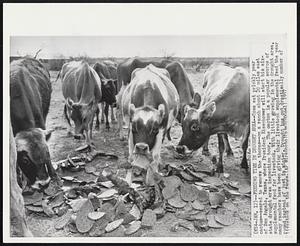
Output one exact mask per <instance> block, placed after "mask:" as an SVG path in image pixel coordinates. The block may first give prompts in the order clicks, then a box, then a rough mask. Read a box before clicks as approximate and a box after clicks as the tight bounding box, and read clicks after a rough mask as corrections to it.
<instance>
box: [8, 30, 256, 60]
mask: <svg viewBox="0 0 300 246" xmlns="http://www.w3.org/2000/svg"><path fill="white" fill-rule="evenodd" d="M250 41H251V39H250V38H249V36H240V35H239V36H235V35H232V36H229V35H227V36H220V35H218V36H131V37H129V36H128V37H126V36H102V37H95V36H94V37H87V36H81V37H80V36H66V37H58V36H52V37H46V36H41V37H11V43H10V45H11V48H10V50H11V56H24V55H34V54H35V53H36V52H37V51H38V50H39V49H42V51H41V52H40V53H39V56H38V57H39V58H58V57H60V56H64V57H66V58H68V57H69V56H79V55H87V56H90V57H107V56H113V57H130V56H145V57H147V56H148V57H149V56H150V57H151V56H164V55H165V54H167V55H169V54H174V55H175V56H178V57H247V56H249V53H250V49H249V47H250V46H249V42H250Z"/></svg>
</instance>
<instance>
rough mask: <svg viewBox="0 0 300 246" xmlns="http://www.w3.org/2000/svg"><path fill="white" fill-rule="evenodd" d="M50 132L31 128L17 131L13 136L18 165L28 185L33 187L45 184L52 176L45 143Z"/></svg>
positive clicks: (37, 187)
mask: <svg viewBox="0 0 300 246" xmlns="http://www.w3.org/2000/svg"><path fill="white" fill-rule="evenodd" d="M51 132H52V131H49V130H42V129H41V128H31V129H28V130H26V131H21V132H19V133H17V135H16V137H15V141H16V148H17V162H18V166H19V167H20V168H21V170H22V172H23V173H24V174H25V176H26V177H27V179H28V180H29V185H31V186H32V187H33V188H35V189H40V188H41V186H45V185H47V184H48V183H49V181H50V179H51V176H53V173H51V172H52V170H54V169H53V167H52V164H51V158H50V153H49V149H48V145H47V140H48V139H49V138H50V136H51Z"/></svg>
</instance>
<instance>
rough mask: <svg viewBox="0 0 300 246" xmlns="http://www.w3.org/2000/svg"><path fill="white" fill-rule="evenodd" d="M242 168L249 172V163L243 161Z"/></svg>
mask: <svg viewBox="0 0 300 246" xmlns="http://www.w3.org/2000/svg"><path fill="white" fill-rule="evenodd" d="M241 168H243V169H245V170H248V168H249V166H248V163H247V161H244V160H242V163H241Z"/></svg>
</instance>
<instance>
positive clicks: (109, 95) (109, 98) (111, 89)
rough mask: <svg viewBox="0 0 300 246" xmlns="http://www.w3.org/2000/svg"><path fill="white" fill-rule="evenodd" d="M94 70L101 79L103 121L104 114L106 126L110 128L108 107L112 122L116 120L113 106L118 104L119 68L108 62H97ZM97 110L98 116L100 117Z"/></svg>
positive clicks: (102, 120)
mask: <svg viewBox="0 0 300 246" xmlns="http://www.w3.org/2000/svg"><path fill="white" fill-rule="evenodd" d="M93 68H94V70H95V71H96V72H97V74H98V75H99V77H100V80H101V92H102V99H101V106H102V114H101V122H104V115H105V118H106V128H107V129H109V128H110V126H109V121H108V109H109V107H110V109H111V122H115V121H116V119H115V116H114V112H113V107H115V106H116V93H117V68H116V66H114V65H106V63H102V62H97V63H95V64H94V66H93ZM98 111H99V110H98ZM98 111H97V117H98ZM98 121H99V120H98Z"/></svg>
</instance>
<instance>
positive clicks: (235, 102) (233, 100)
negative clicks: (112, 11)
mask: <svg viewBox="0 0 300 246" xmlns="http://www.w3.org/2000/svg"><path fill="white" fill-rule="evenodd" d="M59 77H60V79H61V81H62V94H63V96H64V99H65V104H64V105H62V107H64V115H65V118H66V120H67V122H68V124H69V126H70V128H69V131H68V134H71V135H73V136H74V138H76V139H84V140H85V142H86V144H88V145H90V146H93V145H94V143H93V134H92V132H93V128H95V129H96V130H98V129H99V126H100V120H99V113H100V109H99V105H101V109H102V110H101V112H102V113H101V121H102V122H103V121H104V117H105V122H106V123H105V125H106V128H107V129H109V128H110V125H109V119H108V115H109V109H110V111H111V122H115V121H116V120H115V114H114V108H116V113H117V121H118V131H119V134H120V140H122V139H124V136H123V131H122V130H123V127H124V123H125V125H126V126H127V128H128V150H129V155H128V156H129V157H128V160H129V162H131V163H132V162H133V161H134V159H135V158H136V157H137V156H149V157H151V159H152V162H151V163H150V167H151V168H152V169H153V171H154V172H159V170H160V168H161V164H162V161H161V158H160V151H161V146H162V144H163V142H164V139H165V137H167V138H168V139H169V140H171V136H170V129H171V127H172V124H173V123H174V121H178V122H179V123H180V124H181V127H182V137H181V139H180V142H179V145H178V146H176V148H175V150H176V151H177V152H178V153H179V154H181V155H185V154H187V153H189V152H191V151H195V150H197V149H199V148H200V147H203V154H208V153H209V152H208V140H209V137H210V136H211V135H214V134H217V136H218V145H219V162H218V163H217V167H216V171H217V172H218V173H223V171H224V170H223V152H224V151H225V150H226V152H227V154H228V155H232V154H233V152H232V150H231V147H230V144H229V141H228V136H227V134H228V135H230V136H233V137H235V138H242V149H243V158H242V161H241V167H242V168H244V169H246V170H247V169H248V163H247V158H246V152H247V147H248V138H249V133H250V127H249V121H250V113H249V107H250V106H249V97H250V95H249V78H248V72H247V71H246V70H245V69H243V68H241V67H236V68H232V67H230V66H228V65H226V64H223V63H214V64H212V65H211V66H210V68H209V69H208V70H207V71H206V73H205V75H204V81H203V91H202V92H201V94H202V96H200V94H199V93H197V92H194V89H193V86H192V84H191V82H190V80H189V78H188V76H187V73H186V71H185V69H184V67H183V66H182V64H181V63H180V62H177V61H170V60H166V59H155V60H153V59H144V58H129V59H127V60H125V61H124V62H122V63H120V64H118V65H117V64H115V63H113V62H109V61H107V62H101V63H96V64H94V65H93V66H90V65H89V64H88V63H87V62H85V61H71V62H68V63H65V64H64V65H63V67H62V69H61V71H60V73H59ZM200 82H201V81H199V83H200ZM51 91H52V89H51V82H50V74H49V72H48V71H47V69H46V68H45V67H44V66H43V64H42V63H41V62H40V61H38V60H36V59H33V58H24V59H20V60H16V61H13V62H12V63H11V65H10V119H11V126H12V132H13V136H14V141H15V147H16V151H11V153H10V155H11V156H12V155H16V156H15V157H14V158H13V159H16V160H17V166H18V167H19V168H20V169H21V171H22V172H23V174H24V175H25V176H26V177H27V179H28V182H29V185H31V186H32V187H33V188H35V189H40V188H42V187H44V186H46V185H47V184H48V183H49V181H50V179H51V178H55V177H56V173H55V171H54V169H53V167H52V164H51V157H50V154H49V149H48V146H47V140H48V139H49V137H50V135H51V130H46V117H47V114H48V109H49V105H50V100H51ZM94 120H96V123H95V127H93V123H94ZM73 124H74V130H73V128H72V125H73ZM10 165H11V166H15V165H16V163H15V161H11V163H10ZM15 169H16V168H14V169H12V170H15ZM14 172H15V171H14ZM11 175H12V174H11ZM16 177H17V176H16V175H12V176H11V179H13V180H12V183H14V184H15V186H16V185H17V181H16ZM11 192H13V193H16V192H20V191H19V189H17V188H16V187H15V188H13V187H11ZM21 223H22V221H21ZM23 224H24V223H23Z"/></svg>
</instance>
